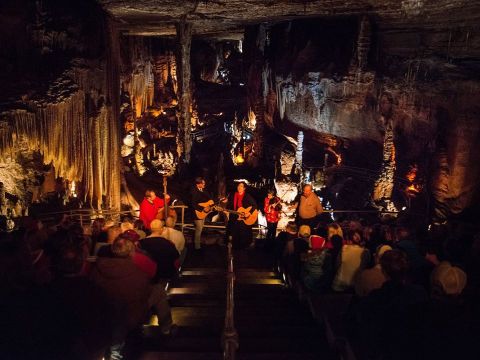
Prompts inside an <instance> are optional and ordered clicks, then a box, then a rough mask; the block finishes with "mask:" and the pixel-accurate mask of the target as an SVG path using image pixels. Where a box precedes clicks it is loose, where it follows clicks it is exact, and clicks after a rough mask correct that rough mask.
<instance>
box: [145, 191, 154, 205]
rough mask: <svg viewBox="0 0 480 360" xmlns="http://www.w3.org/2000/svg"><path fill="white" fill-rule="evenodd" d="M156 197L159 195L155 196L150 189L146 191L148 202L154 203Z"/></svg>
mask: <svg viewBox="0 0 480 360" xmlns="http://www.w3.org/2000/svg"><path fill="white" fill-rule="evenodd" d="M156 197H157V195H156V194H155V191H154V190H152V189H148V190H147V191H145V199H147V200H148V201H150V202H153V200H155V198H156Z"/></svg>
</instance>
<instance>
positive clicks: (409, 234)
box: [0, 178, 480, 359]
mask: <svg viewBox="0 0 480 360" xmlns="http://www.w3.org/2000/svg"><path fill="white" fill-rule="evenodd" d="M236 190H237V191H236V192H235V193H232V194H231V196H229V197H227V198H225V199H223V200H224V201H223V202H224V203H225V207H224V208H222V209H220V211H225V212H229V213H230V217H229V219H228V226H227V236H231V237H232V240H233V244H234V245H235V246H236V247H237V248H240V249H243V248H246V247H248V245H249V244H250V243H251V241H252V223H251V222H249V219H250V218H253V217H255V216H256V213H257V211H258V210H257V206H256V203H255V200H254V199H253V197H252V196H250V195H249V194H248V192H247V191H246V184H245V183H243V182H240V183H239V184H238V185H237V189H236ZM167 203H168V199H167ZM163 206H165V202H162V201H160V200H159V199H158V198H157V197H156V195H155V193H154V191H153V190H147V192H146V195H145V199H144V202H143V203H142V206H141V209H143V211H141V213H140V219H139V220H134V219H133V218H131V217H125V218H123V219H122V221H121V222H114V221H111V220H108V221H107V220H105V219H103V218H98V219H95V220H94V221H93V222H92V224H91V225H89V226H86V227H81V226H80V225H78V224H74V223H73V222H71V221H70V219H69V218H68V216H65V215H63V216H62V217H61V218H59V219H58V221H57V222H56V224H55V225H54V226H51V227H46V226H44V225H43V224H42V222H41V221H37V220H34V219H33V218H28V217H26V218H23V219H22V221H21V223H20V224H19V225H20V226H19V228H18V229H17V230H15V231H11V232H1V235H0V236H1V239H0V269H1V271H0V276H1V279H0V281H1V284H2V286H1V287H0V302H1V306H0V309H1V310H0V319H2V327H1V329H2V334H1V338H2V343H1V345H0V346H1V348H0V354H1V358H2V359H43V358H48V359H97V358H98V359H100V358H102V357H106V358H109V359H121V358H123V354H124V346H125V342H126V338H127V335H128V334H129V333H130V332H132V331H135V330H136V329H141V326H142V324H145V323H147V322H148V321H149V319H150V318H151V317H152V315H155V316H156V317H157V319H158V326H159V328H160V331H161V332H162V333H163V334H164V335H165V336H170V335H172V334H174V333H175V332H176V325H175V324H173V321H172V316H171V311H170V307H169V303H168V298H167V293H166V291H165V287H166V283H167V282H168V281H169V279H171V278H172V277H174V276H175V275H176V274H177V273H178V271H179V268H180V267H181V264H182V262H183V260H184V258H185V254H186V247H185V238H184V236H183V233H182V232H181V231H178V230H176V229H175V221H176V219H175V218H174V217H171V216H168V214H166V216H167V217H166V218H165V220H164V221H163V220H160V219H158V216H157V215H158V214H159V213H163V211H161V209H162V208H163ZM295 207H296V209H297V212H296V220H295V221H291V222H289V223H288V224H287V226H286V228H285V229H284V230H282V231H281V232H279V233H278V234H277V223H278V221H279V219H280V217H281V210H282V209H281V199H279V198H278V197H277V196H276V195H275V193H274V192H273V191H269V192H268V194H267V197H266V198H265V199H264V203H263V208H262V210H263V212H264V214H265V217H266V220H267V237H266V241H265V250H266V251H271V252H272V253H273V256H274V258H275V262H276V266H277V267H278V269H279V271H280V272H281V273H283V274H284V275H285V279H286V283H287V285H289V286H290V287H292V288H293V289H295V290H297V291H298V293H299V294H301V295H302V296H305V295H306V296H311V297H315V296H325V295H327V294H328V295H330V294H349V295H351V301H350V305H349V308H348V311H347V312H346V316H345V317H344V319H343V321H344V322H345V325H346V327H347V328H348V331H349V336H350V337H351V339H352V342H353V343H354V344H356V348H357V349H360V350H361V352H362V353H363V354H364V355H365V357H366V358H369V359H390V358H406V357H413V358H435V359H439V358H444V357H445V356H447V357H453V358H461V357H462V354H465V357H466V356H467V355H466V354H469V353H470V352H471V351H475V349H474V348H472V344H474V341H473V339H475V336H478V335H479V334H480V306H479V305H478V304H480V234H478V233H477V234H476V235H475V232H474V231H471V230H470V231H467V230H468V229H467V230H466V229H464V228H461V227H452V226H450V227H448V226H438V227H434V228H432V229H430V230H428V231H416V230H414V229H412V228H410V227H408V226H406V225H405V224H402V223H401V222H397V223H393V222H389V223H385V222H381V221H378V222H376V223H368V222H366V221H362V220H360V219H356V220H345V221H342V222H326V221H325V219H326V217H323V216H321V214H322V212H323V208H322V204H321V201H320V199H319V198H318V197H317V195H316V194H315V193H314V192H313V189H312V187H311V186H310V185H305V186H304V187H303V192H302V193H301V194H300V196H299V198H298V199H297V201H296V203H295ZM192 209H194V210H195V215H194V219H195V235H194V237H193V244H194V248H195V249H197V250H198V249H200V248H201V234H202V229H203V225H204V221H205V217H206V216H207V215H208V214H210V213H211V212H212V211H213V210H215V209H217V207H216V206H213V200H212V196H211V195H210V193H208V192H207V191H206V190H205V180H204V179H203V178H197V179H196V180H195V184H194V188H193V191H192ZM254 221H255V219H253V222H254Z"/></svg>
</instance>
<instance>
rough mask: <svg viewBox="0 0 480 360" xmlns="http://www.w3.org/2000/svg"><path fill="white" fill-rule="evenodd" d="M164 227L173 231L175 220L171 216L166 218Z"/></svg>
mask: <svg viewBox="0 0 480 360" xmlns="http://www.w3.org/2000/svg"><path fill="white" fill-rule="evenodd" d="M165 226H166V227H168V228H172V229H173V228H174V227H175V218H174V217H173V216H167V218H166V219H165Z"/></svg>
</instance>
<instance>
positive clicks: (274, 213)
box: [263, 190, 282, 248]
mask: <svg viewBox="0 0 480 360" xmlns="http://www.w3.org/2000/svg"><path fill="white" fill-rule="evenodd" d="M281 210H282V205H280V198H279V197H278V196H275V191H274V190H269V191H268V193H267V197H266V198H265V200H264V201H263V211H264V212H265V217H266V218H267V237H266V239H265V241H266V243H265V246H266V247H267V248H272V247H273V245H274V242H275V237H276V235H277V224H278V220H280V213H281Z"/></svg>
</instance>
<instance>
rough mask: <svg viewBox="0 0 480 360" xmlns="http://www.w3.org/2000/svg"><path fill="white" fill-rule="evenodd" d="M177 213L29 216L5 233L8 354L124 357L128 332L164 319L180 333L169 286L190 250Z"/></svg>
mask: <svg viewBox="0 0 480 360" xmlns="http://www.w3.org/2000/svg"><path fill="white" fill-rule="evenodd" d="M174 226H175V219H173V218H170V217H168V218H167V219H166V220H165V224H164V222H163V221H161V220H158V219H154V220H152V221H151V223H150V224H149V229H145V227H144V225H143V222H142V221H139V220H137V221H134V220H133V219H132V218H130V217H125V218H124V219H122V221H121V222H118V223H116V222H114V221H106V220H105V219H103V218H98V219H96V220H94V221H93V223H92V224H91V225H89V226H84V227H82V226H80V225H78V224H74V223H73V222H71V221H70V220H69V218H68V217H67V216H62V218H61V219H58V222H57V223H56V225H54V226H52V227H46V226H44V225H43V224H42V222H41V221H37V220H34V219H32V218H23V219H22V221H21V222H20V226H19V228H18V229H17V230H15V231H12V232H1V235H0V236H1V239H0V268H1V271H0V274H1V275H0V276H1V279H0V283H1V284H2V286H1V287H0V302H1V306H0V309H1V310H0V312H1V314H0V318H1V319H2V325H1V329H2V334H1V337H2V342H1V345H0V354H1V355H0V357H1V358H2V359H102V358H109V359H122V358H123V357H124V351H125V349H124V346H125V342H126V338H127V335H128V334H129V333H130V332H132V331H136V330H139V331H140V330H141V329H142V324H146V323H148V322H149V321H150V320H152V319H154V317H153V315H155V316H156V318H157V320H158V326H159V329H160V332H161V333H162V334H164V336H171V335H173V334H174V333H175V332H176V329H177V327H176V325H175V324H173V322H172V316H171V311H170V306H169V303H168V299H167V293H166V291H165V287H166V283H167V282H168V281H169V279H171V278H172V277H174V276H175V275H176V274H177V272H178V269H179V267H180V266H181V262H182V261H183V259H184V257H185V251H186V248H185V238H184V237H183V234H182V232H180V231H178V230H176V229H175V228H174Z"/></svg>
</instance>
